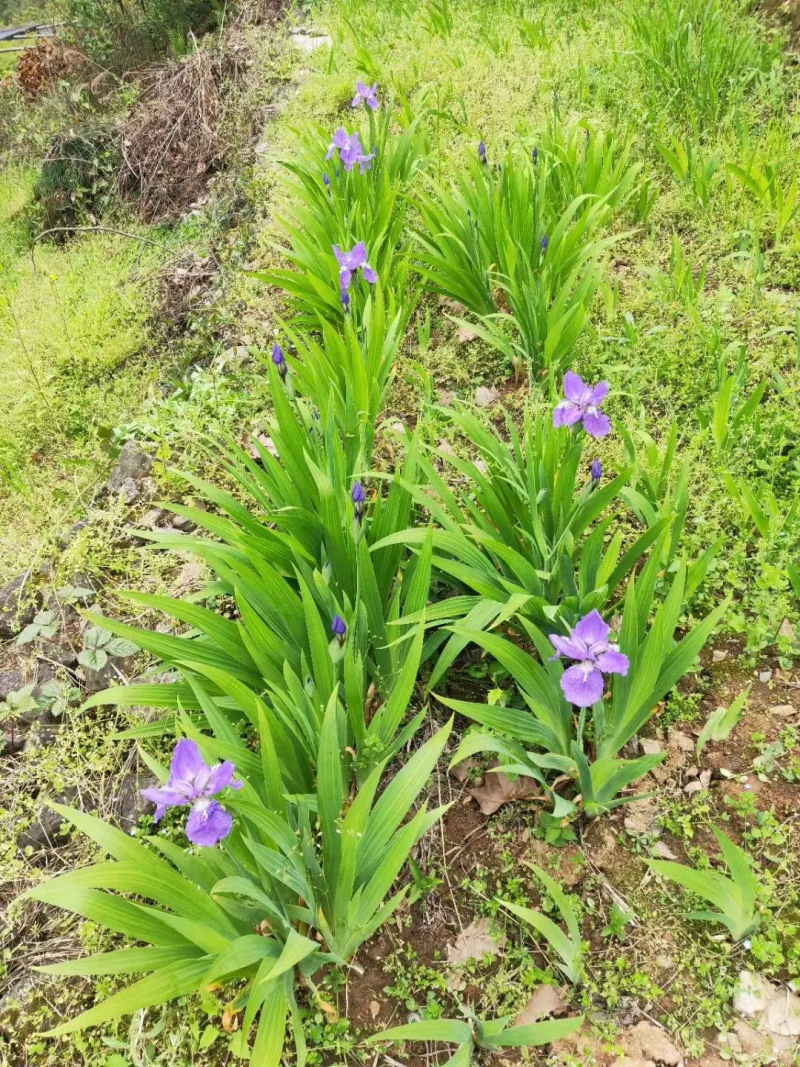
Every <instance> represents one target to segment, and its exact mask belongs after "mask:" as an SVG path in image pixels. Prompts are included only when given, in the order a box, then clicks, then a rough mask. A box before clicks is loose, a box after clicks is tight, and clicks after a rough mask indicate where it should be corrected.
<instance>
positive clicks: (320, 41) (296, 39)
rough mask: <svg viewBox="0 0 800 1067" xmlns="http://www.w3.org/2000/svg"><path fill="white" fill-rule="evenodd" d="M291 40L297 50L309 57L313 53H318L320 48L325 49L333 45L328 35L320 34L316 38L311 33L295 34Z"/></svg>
mask: <svg viewBox="0 0 800 1067" xmlns="http://www.w3.org/2000/svg"><path fill="white" fill-rule="evenodd" d="M289 40H290V41H291V42H292V44H293V45H294V46H295V48H299V49H300V51H301V52H303V53H304V54H305V55H307V56H310V55H311V53H312V52H316V50H317V49H318V48H325V46H326V45H330V44H332V43H333V42H332V40H331V38H330V37H329V36H328V35H327V33H320V34H318V35H314V36H312V35H311V34H309V33H293V34H292V35H291V36H290V38H289Z"/></svg>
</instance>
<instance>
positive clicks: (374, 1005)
mask: <svg viewBox="0 0 800 1067" xmlns="http://www.w3.org/2000/svg"><path fill="white" fill-rule="evenodd" d="M369 1013H370V1015H371V1016H372V1018H373V1019H377V1018H378V1016H379V1015H380V1013H381V1006H380V1004H379V1003H378V1001H377V1000H371V1001H370V1002H369Z"/></svg>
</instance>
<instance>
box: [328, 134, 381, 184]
mask: <svg viewBox="0 0 800 1067" xmlns="http://www.w3.org/2000/svg"><path fill="white" fill-rule="evenodd" d="M337 150H338V152H339V159H341V161H342V163H343V164H344V169H345V170H346V171H348V172H349V171H351V170H352V169H353V167H354V166H355V165H356V163H361V161H362V160H367V161H369V160H371V158H372V157H371V156H365V155H364V146H363V145H362V144H361V137H360V135H359V134H358V132H356V133H348V132H347V130H346V129H345V128H344V126H340V127H339V129H338V130H337V131H336V133H335V134H334V135H333V141H332V142H331V146H330V148H329V149H328V154H327V155H326V156H325V158H326V159H330V158H331V157H332V156H333V155H334V154H335V153H336V151H337ZM367 169H369V168H367ZM361 173H362V174H363V173H364V171H363V169H362V171H361Z"/></svg>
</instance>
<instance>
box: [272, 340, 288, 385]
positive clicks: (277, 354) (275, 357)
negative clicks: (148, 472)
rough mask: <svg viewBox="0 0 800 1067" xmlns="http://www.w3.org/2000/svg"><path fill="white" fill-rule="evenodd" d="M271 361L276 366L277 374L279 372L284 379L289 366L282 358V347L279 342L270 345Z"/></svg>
mask: <svg viewBox="0 0 800 1067" xmlns="http://www.w3.org/2000/svg"><path fill="white" fill-rule="evenodd" d="M272 362H273V363H274V364H275V366H276V367H277V369H278V374H280V376H281V378H283V380H284V381H285V380H286V375H287V374H288V373H289V367H288V366H287V364H286V360H285V359H284V358H283V349H282V348H281V346H280V345H279V344H274V345H273V346H272Z"/></svg>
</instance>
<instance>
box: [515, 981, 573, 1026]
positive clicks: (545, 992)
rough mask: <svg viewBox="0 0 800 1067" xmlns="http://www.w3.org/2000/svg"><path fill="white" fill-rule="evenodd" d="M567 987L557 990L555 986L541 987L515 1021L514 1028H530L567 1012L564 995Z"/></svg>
mask: <svg viewBox="0 0 800 1067" xmlns="http://www.w3.org/2000/svg"><path fill="white" fill-rule="evenodd" d="M565 992H566V986H562V988H561V989H557V988H556V987H555V986H554V985H540V986H539V988H538V989H537V990H536V992H535V993H534V994H533V996H532V997H531V999H530V1000H529V1001H528V1003H527V1004H526V1005H525V1007H524V1008H523V1009H522V1011H521V1012H520V1013H519V1015H518V1016H517V1017H516V1019H514V1023H513V1025H514V1026H529V1025H530V1024H531V1023H536V1022H538V1021H539V1020H540V1019H545V1018H547V1016H548V1015H561V1013H562V1012H564V1011H565V1010H566V1007H567V1005H566V1002H565V1001H564V993H565Z"/></svg>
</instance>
